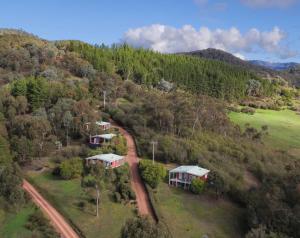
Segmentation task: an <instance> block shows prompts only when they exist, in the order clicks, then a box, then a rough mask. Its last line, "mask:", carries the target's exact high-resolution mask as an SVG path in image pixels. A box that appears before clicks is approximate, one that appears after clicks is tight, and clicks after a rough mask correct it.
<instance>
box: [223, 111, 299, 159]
mask: <svg viewBox="0 0 300 238" xmlns="http://www.w3.org/2000/svg"><path fill="white" fill-rule="evenodd" d="M229 117H230V119H231V120H232V121H233V122H234V123H236V124H238V125H239V126H240V127H241V129H244V128H245V124H246V123H249V124H250V126H252V127H254V128H257V129H260V128H261V126H263V125H267V126H268V133H269V135H267V136H265V138H264V139H265V142H266V144H268V145H270V146H273V147H275V148H278V149H281V150H287V151H289V152H290V153H291V154H294V155H297V154H298V155H300V116H299V115H297V114H296V112H294V111H291V110H281V111H273V110H263V109H256V112H255V113H254V115H249V114H246V113H238V112H230V113H229Z"/></svg>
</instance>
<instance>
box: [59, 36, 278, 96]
mask: <svg viewBox="0 0 300 238" xmlns="http://www.w3.org/2000/svg"><path fill="white" fill-rule="evenodd" d="M58 47H66V48H67V49H68V50H70V51H75V52H77V53H79V54H80V55H81V56H82V57H83V58H84V59H86V60H88V61H89V62H90V63H92V65H93V66H94V68H95V69H97V70H100V71H104V72H106V73H114V72H115V73H117V74H119V75H120V76H121V77H122V78H123V79H130V80H133V81H134V82H136V83H138V84H146V85H150V86H154V87H155V86H157V85H158V84H159V82H160V81H161V80H162V79H164V80H166V81H169V82H172V83H174V84H175V85H177V86H178V87H180V88H183V89H187V90H189V91H192V92H194V93H197V94H205V95H209V96H213V97H217V98H221V99H226V100H234V99H241V98H244V97H245V96H247V95H248V93H249V92H250V91H251V90H249V86H250V87H251V85H253V82H256V83H255V85H259V90H256V92H258V91H259V94H261V95H262V96H266V95H267V96H268V95H271V94H272V92H273V85H272V84H271V83H270V82H269V81H267V80H263V79H262V78H260V77H259V76H257V75H256V74H255V73H253V72H250V71H249V70H246V69H242V68H239V67H236V66H233V65H229V64H227V63H224V62H219V61H213V60H207V59H198V58H195V57H190V56H185V55H174V54H160V53H157V52H153V51H150V50H144V49H134V48H131V47H129V46H127V45H123V46H119V47H112V48H107V47H104V46H100V47H99V46H92V45H88V44H85V43H82V42H78V41H67V42H60V43H59V44H58Z"/></svg>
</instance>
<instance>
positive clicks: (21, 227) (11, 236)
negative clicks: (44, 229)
mask: <svg viewBox="0 0 300 238" xmlns="http://www.w3.org/2000/svg"><path fill="white" fill-rule="evenodd" d="M34 209H35V208H34V206H33V204H30V205H28V206H26V207H24V208H22V209H21V210H20V211H18V212H17V213H15V214H7V217H6V219H5V220H4V224H0V237H2V238H27V237H31V234H32V232H31V231H30V230H28V229H26V228H25V224H26V223H27V221H28V218H29V216H30V215H31V214H33V212H34Z"/></svg>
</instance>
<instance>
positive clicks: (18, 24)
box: [0, 0, 300, 62]
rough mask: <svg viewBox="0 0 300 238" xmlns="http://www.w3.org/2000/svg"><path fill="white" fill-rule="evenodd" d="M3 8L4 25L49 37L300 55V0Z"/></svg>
mask: <svg viewBox="0 0 300 238" xmlns="http://www.w3.org/2000/svg"><path fill="white" fill-rule="evenodd" d="M0 11H1V12H0V27H2V28H22V29H24V30H26V31H28V32H31V33H33V34H36V35H38V36H40V37H42V38H45V39H49V40H58V39H79V40H83V41H86V42H89V43H105V44H111V43H118V42H121V41H126V42H127V43H129V44H131V45H133V46H138V47H146V48H152V49H154V50H158V51H161V52H176V51H189V50H197V49H203V48H207V47H214V48H219V49H224V50H226V51H229V52H231V53H234V54H236V55H238V56H240V57H245V58H247V59H263V60H269V61H297V62H300V55H299V52H300V16H299V12H300V4H299V0H251V1H250V0H229V1H222V0H220V1H219V0H214V1H213V0H149V1H146V0H145V1H141V0H110V1H109V0H98V1H96V0H87V1H83V0H73V1H71V0H60V1H58V0H51V1H50V0H49V1H46V0H45V1H38V0H26V1H21V0H19V1H17V0H10V1H2V2H1V9H0Z"/></svg>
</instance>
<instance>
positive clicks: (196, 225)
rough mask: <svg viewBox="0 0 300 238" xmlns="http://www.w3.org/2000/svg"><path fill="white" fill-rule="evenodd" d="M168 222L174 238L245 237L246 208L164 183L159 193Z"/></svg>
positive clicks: (156, 194) (158, 189)
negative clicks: (205, 236) (243, 230)
mask: <svg viewBox="0 0 300 238" xmlns="http://www.w3.org/2000/svg"><path fill="white" fill-rule="evenodd" d="M154 196H155V200H156V202H157V204H158V209H159V210H160V212H161V214H162V216H163V219H164V221H165V223H166V224H167V225H168V228H169V230H170V231H171V233H172V236H173V237H174V238H180V237H187V238H198V237H202V236H204V235H208V237H214V238H231V237H236V238H238V237H242V230H241V229H242V228H243V214H244V213H243V209H241V208H239V207H238V206H236V205H234V204H233V203H231V202H229V201H226V200H223V199H219V200H216V199H215V198H214V197H213V196H209V195H200V196H197V195H194V194H192V193H190V192H188V191H184V190H182V189H180V188H173V187H169V186H168V185H167V184H166V183H161V184H160V185H159V186H158V188H157V190H156V193H155V195H154Z"/></svg>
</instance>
